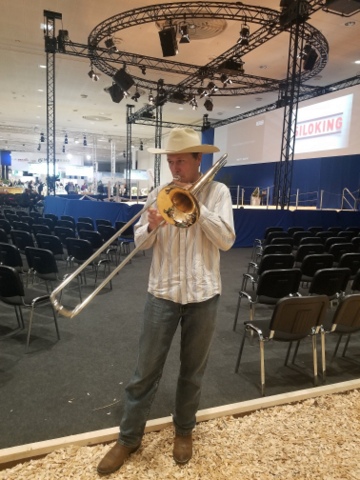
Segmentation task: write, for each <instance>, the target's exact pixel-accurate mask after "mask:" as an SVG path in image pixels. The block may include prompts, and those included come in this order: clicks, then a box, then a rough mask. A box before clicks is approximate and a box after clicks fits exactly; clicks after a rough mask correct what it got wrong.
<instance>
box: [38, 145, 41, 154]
mask: <svg viewBox="0 0 360 480" xmlns="http://www.w3.org/2000/svg"><path fill="white" fill-rule="evenodd" d="M40 150H41V143H39V145H38V147H37V151H38V152H40Z"/></svg>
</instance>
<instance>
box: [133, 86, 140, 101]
mask: <svg viewBox="0 0 360 480" xmlns="http://www.w3.org/2000/svg"><path fill="white" fill-rule="evenodd" d="M139 98H140V93H139V90H138V88H137V87H136V92H135V93H134V95H133V96H132V97H131V100H134V102H137V101H138V100H139Z"/></svg>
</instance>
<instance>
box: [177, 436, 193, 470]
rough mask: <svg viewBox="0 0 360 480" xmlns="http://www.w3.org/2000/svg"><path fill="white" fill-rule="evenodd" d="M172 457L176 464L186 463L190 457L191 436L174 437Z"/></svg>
mask: <svg viewBox="0 0 360 480" xmlns="http://www.w3.org/2000/svg"><path fill="white" fill-rule="evenodd" d="M173 457H174V460H175V462H176V463H187V462H188V461H189V460H190V458H191V457H192V435H191V433H190V435H175V439H174V450H173Z"/></svg>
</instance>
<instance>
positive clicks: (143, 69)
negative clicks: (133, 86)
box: [140, 65, 146, 75]
mask: <svg viewBox="0 0 360 480" xmlns="http://www.w3.org/2000/svg"><path fill="white" fill-rule="evenodd" d="M140 70H141V73H142V74H143V75H146V67H145V66H144V65H140Z"/></svg>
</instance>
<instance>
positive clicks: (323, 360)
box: [320, 328, 326, 383]
mask: <svg viewBox="0 0 360 480" xmlns="http://www.w3.org/2000/svg"><path fill="white" fill-rule="evenodd" d="M320 338H321V368H322V378H323V383H325V381H326V350H325V348H326V341H325V331H324V329H323V328H322V329H321V332H320Z"/></svg>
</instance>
